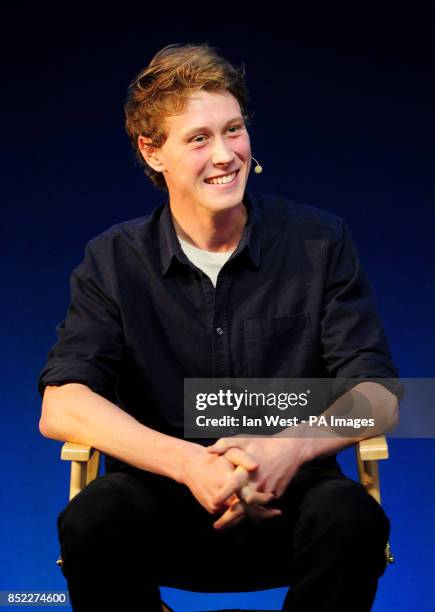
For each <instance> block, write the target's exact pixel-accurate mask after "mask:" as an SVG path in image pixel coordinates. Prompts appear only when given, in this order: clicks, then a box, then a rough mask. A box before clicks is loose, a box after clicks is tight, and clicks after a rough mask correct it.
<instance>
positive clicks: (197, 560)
mask: <svg viewBox="0 0 435 612" xmlns="http://www.w3.org/2000/svg"><path fill="white" fill-rule="evenodd" d="M274 506H275V507H279V508H282V510H283V514H282V515H281V516H279V517H275V518H272V519H267V520H264V521H262V522H261V523H254V522H251V521H249V519H245V520H244V521H242V522H241V523H239V524H238V525H236V526H234V527H233V528H230V529H228V530H226V531H224V532H216V531H215V530H214V529H213V527H212V523H213V522H214V520H216V518H217V517H216V516H212V515H210V514H209V513H208V512H207V511H206V510H205V509H204V508H203V507H202V506H201V505H200V504H199V503H198V502H197V500H196V499H195V498H194V497H193V495H192V494H191V492H190V490H189V489H188V488H187V487H185V486H184V485H181V484H179V483H177V482H175V481H172V480H171V479H169V478H166V477H164V476H159V475H156V474H151V473H149V472H144V471H141V470H136V469H135V468H129V467H128V466H127V467H126V469H125V471H120V472H114V473H109V474H106V475H104V476H100V477H99V478H97V479H96V480H94V481H93V482H91V483H90V484H89V485H88V486H87V487H86V488H85V489H84V490H83V491H82V492H81V493H79V494H78V495H77V496H76V497H75V498H74V499H73V500H72V501H71V502H70V503H69V504H68V506H67V507H66V508H65V509H64V510H63V511H62V512H61V513H60V515H59V517H58V531H59V540H60V545H61V554H62V558H63V561H64V565H63V567H62V571H63V573H64V575H65V577H66V579H67V582H68V589H69V594H70V599H71V603H72V607H73V610H74V611H78V612H84V611H91V610H92V611H95V610H104V609H119V610H125V611H130V610H131V611H134V612H136V611H144V612H161V604H160V591H159V585H160V586H172V587H178V588H183V589H187V590H192V591H202V592H241V591H252V590H262V589H266V588H275V587H282V586H290V587H291V588H290V590H289V591H288V593H287V596H286V599H285V602H284V608H283V609H284V610H291V611H297V612H302V611H304V612H314V611H316V612H326V611H328V612H332V611H334V612H349V610H352V612H366V611H368V610H370V609H371V606H372V604H373V601H374V598H375V594H376V589H377V582H378V578H379V577H380V576H381V575H382V574H383V573H384V571H385V567H386V562H385V556H384V548H385V545H386V542H387V540H388V536H389V531H390V521H389V520H388V518H387V517H386V515H385V513H384V511H383V509H382V508H381V506H380V505H379V504H378V503H377V502H376V501H375V500H374V499H372V497H370V496H369V495H368V494H367V492H366V491H365V489H364V487H363V486H362V485H360V484H359V483H357V482H355V481H353V480H350V479H349V478H347V477H346V476H344V474H343V473H342V472H341V469H340V468H339V466H338V464H337V463H336V462H335V460H329V461H328V460H325V461H323V462H322V461H317V462H316V461H315V462H312V463H310V464H305V465H303V466H302V468H301V469H300V470H299V472H298V474H297V475H296V476H295V478H294V479H293V480H292V482H291V483H290V484H289V486H288V488H287V490H286V492H285V493H284V495H283V496H282V497H281V498H280V499H279V500H277V501H276V502H275V504H274Z"/></svg>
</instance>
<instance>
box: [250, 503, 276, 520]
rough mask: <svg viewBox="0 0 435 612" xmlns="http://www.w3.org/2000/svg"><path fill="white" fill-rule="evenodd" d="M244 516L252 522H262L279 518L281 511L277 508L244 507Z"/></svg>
mask: <svg viewBox="0 0 435 612" xmlns="http://www.w3.org/2000/svg"><path fill="white" fill-rule="evenodd" d="M245 512H246V514H247V515H248V516H249V517H250V518H251V519H252V520H254V521H263V520H267V519H272V518H274V517H276V516H281V514H282V510H280V509H279V508H264V507H263V506H251V505H246V506H245Z"/></svg>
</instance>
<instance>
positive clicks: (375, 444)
mask: <svg viewBox="0 0 435 612" xmlns="http://www.w3.org/2000/svg"><path fill="white" fill-rule="evenodd" d="M357 450H358V452H359V455H360V457H361V459H362V461H370V460H371V459H375V460H376V459H388V444H387V439H386V437H385V436H377V437H376V438H369V439H368V440H361V442H359V443H358V448H357Z"/></svg>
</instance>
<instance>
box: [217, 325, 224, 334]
mask: <svg viewBox="0 0 435 612" xmlns="http://www.w3.org/2000/svg"><path fill="white" fill-rule="evenodd" d="M216 333H217V334H219V336H222V334H223V333H224V330H223V329H222V327H216Z"/></svg>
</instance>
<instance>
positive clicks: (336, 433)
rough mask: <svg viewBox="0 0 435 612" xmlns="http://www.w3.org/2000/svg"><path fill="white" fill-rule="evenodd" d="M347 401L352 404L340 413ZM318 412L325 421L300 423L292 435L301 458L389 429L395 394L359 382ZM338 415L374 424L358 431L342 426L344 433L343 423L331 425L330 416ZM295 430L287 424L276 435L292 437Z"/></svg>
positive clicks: (393, 421)
mask: <svg viewBox="0 0 435 612" xmlns="http://www.w3.org/2000/svg"><path fill="white" fill-rule="evenodd" d="M350 395H351V397H349V396H350ZM350 399H351V401H349V400H350ZM349 404H350V405H352V410H351V413H350V414H346V415H343V414H342V409H341V406H348V405H349ZM322 416H324V417H325V419H326V422H327V424H326V425H319V426H318V425H311V426H309V425H308V424H302V425H299V426H298V428H297V430H298V431H297V434H296V437H297V440H298V444H300V446H301V453H302V455H303V456H304V458H305V461H310V460H312V459H315V458H317V457H328V456H330V455H334V454H335V453H337V452H339V451H341V450H343V449H345V448H348V447H349V446H352V445H354V444H357V443H358V442H359V441H360V440H364V439H366V438H373V437H375V436H380V435H382V434H384V433H385V432H387V431H389V430H390V429H391V428H392V427H393V426H394V425H395V424H396V422H397V418H398V408H397V398H396V396H395V395H394V394H393V393H391V392H390V391H388V390H387V389H385V387H383V386H382V385H380V384H378V383H374V382H363V383H360V384H358V385H355V387H353V388H352V389H350V390H349V391H347V392H346V393H344V394H343V395H342V397H341V398H339V399H338V400H336V401H335V402H334V403H333V404H332V405H331V406H330V407H329V408H328V410H326V411H325V412H324V413H322ZM340 416H345V417H350V418H353V419H355V418H361V417H362V418H364V417H371V418H373V421H374V424H373V426H370V427H368V428H363V429H362V430H361V431H359V430H358V429H357V428H354V429H352V428H351V427H349V428H346V433H347V434H348V435H345V430H344V428H343V427H337V426H334V425H331V422H332V420H331V417H340ZM295 433H296V432H295V430H294V429H290V428H288V429H286V430H283V431H282V432H280V433H279V434H278V435H277V437H290V436H291V437H292V438H293V439H294V438H295Z"/></svg>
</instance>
